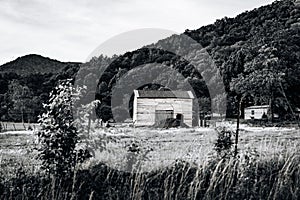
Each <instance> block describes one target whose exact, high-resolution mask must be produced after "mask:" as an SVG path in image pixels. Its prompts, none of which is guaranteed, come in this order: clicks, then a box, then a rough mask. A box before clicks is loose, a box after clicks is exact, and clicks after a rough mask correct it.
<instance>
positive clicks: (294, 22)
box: [81, 0, 300, 119]
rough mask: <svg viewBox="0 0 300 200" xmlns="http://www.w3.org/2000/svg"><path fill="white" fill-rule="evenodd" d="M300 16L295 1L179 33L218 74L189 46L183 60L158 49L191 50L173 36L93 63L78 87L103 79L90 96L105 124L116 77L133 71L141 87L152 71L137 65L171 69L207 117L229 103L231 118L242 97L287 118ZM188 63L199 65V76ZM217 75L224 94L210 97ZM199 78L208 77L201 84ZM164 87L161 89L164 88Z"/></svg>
mask: <svg viewBox="0 0 300 200" xmlns="http://www.w3.org/2000/svg"><path fill="white" fill-rule="evenodd" d="M299 17H300V12H299V5H297V3H295V1H291V0H284V1H276V2H274V3H273V4H271V5H267V6H263V7H260V8H257V9H254V10H252V11H246V12H244V13H242V14H240V15H238V16H237V17H235V18H227V17H225V18H223V19H220V20H217V21H216V22H215V23H214V24H211V25H208V26H204V27H201V28H200V29H197V30H186V31H185V32H184V33H183V34H184V35H186V36H189V37H191V38H192V39H193V40H195V41H196V42H198V43H199V44H200V45H202V47H203V49H204V50H205V51H207V52H208V53H209V56H210V57H211V58H212V61H213V62H214V63H215V64H216V66H217V68H216V69H214V68H210V67H207V65H208V64H207V63H208V62H209V61H208V60H206V59H207V58H206V57H205V53H203V52H202V51H197V49H193V47H192V46H190V52H189V54H188V57H187V58H183V57H180V56H178V55H175V54H174V53H170V52H168V51H164V50H162V49H161V48H160V47H164V48H163V49H176V50H178V51H176V52H175V53H176V54H177V53H179V54H180V51H181V49H182V48H186V46H188V45H190V44H189V43H188V42H184V41H182V40H183V39H182V37H180V36H175V35H174V36H171V37H169V38H166V39H163V40H160V41H159V42H157V43H156V44H152V45H148V46H146V47H145V48H141V49H138V50H136V51H132V52H127V53H125V54H124V55H121V56H115V57H113V58H107V57H103V56H100V57H98V58H93V59H92V60H91V61H90V62H88V63H85V65H83V66H84V67H83V69H81V70H82V71H81V76H82V78H81V79H82V83H83V81H84V78H86V77H88V76H89V78H90V77H91V76H93V75H94V74H97V73H98V74H101V77H100V79H99V81H98V79H97V81H98V82H97V87H96V88H95V87H94V88H93V93H95V97H96V98H97V99H99V100H100V101H101V102H102V104H101V107H100V108H99V109H98V115H99V116H101V117H102V118H103V117H104V116H106V117H107V119H108V118H110V117H112V116H111V110H110V109H111V105H110V104H111V95H112V93H111V92H112V89H113V88H114V87H115V86H116V83H117V82H118V81H119V80H120V78H121V77H122V76H123V75H125V76H126V75H128V74H130V73H131V74H132V73H135V72H136V73H138V74H139V76H134V82H139V81H141V82H142V79H143V78H144V77H145V76H146V75H149V74H151V73H150V72H151V71H152V70H153V67H152V68H149V67H148V68H147V67H143V70H141V68H140V67H139V68H138V66H141V65H145V64H150V63H157V64H163V65H166V67H172V68H173V69H176V70H177V71H178V72H179V73H180V74H182V75H183V77H184V79H185V80H184V81H187V82H188V83H189V84H190V85H191V86H192V87H193V89H194V91H195V95H196V97H197V101H198V104H199V108H200V110H202V111H205V112H208V111H209V108H210V105H211V102H212V101H213V102H220V101H226V99H227V112H226V115H227V117H235V116H236V113H237V103H236V102H238V99H239V98H240V96H245V100H244V101H243V103H242V106H243V107H245V106H249V105H262V104H270V105H272V110H273V111H274V112H280V113H282V115H281V116H283V117H288V116H287V115H288V114H289V113H290V114H291V113H292V111H293V110H294V109H296V108H297V107H300V103H299V102H300V101H299V100H300V99H299V98H300V96H299V95H300V93H299V86H300V73H299V70H300V68H299V59H300V56H299V52H300V49H299V47H300V45H299V44H300V38H299V35H300V34H299V27H300V25H299V23H300V21H299ZM181 36H182V35H181ZM180 45H181V46H180ZM191 60H192V61H195V62H197V63H196V64H197V65H199V66H200V69H201V71H200V72H199V70H196V69H195V67H194V66H193V65H192V64H191V62H190V61H191ZM197 69H199V68H197ZM218 70H219V71H218ZM95 72H97V73H95ZM218 73H220V74H221V76H222V78H223V83H224V86H225V92H224V94H222V93H221V94H217V95H215V96H214V95H212V94H210V93H209V92H211V91H208V90H207V86H208V87H210V88H215V87H218V85H216V82H217V81H216V79H217V75H218ZM201 74H202V75H203V74H204V75H206V77H209V78H208V79H206V80H205V81H204V79H203V78H202V76H201ZM169 76H170V74H169ZM96 77H98V76H97V75H96ZM164 77H166V73H164V72H162V73H161V74H158V75H157V78H156V79H155V80H161V79H163V78H164ZM175 79H176V78H175ZM166 80H168V79H167V78H166ZM95 84H96V83H94V85H95ZM128 84H130V83H129V82H128ZM168 84H169V83H165V84H164V85H163V87H166V88H168ZM154 85H155V84H154ZM238 85H240V86H243V87H238ZM123 86H124V87H127V85H123ZM118 87H120V86H118ZM121 87H122V86H121ZM147 88H148V89H149V85H148V86H147ZM154 88H155V86H154ZM124 89H125V88H124ZM156 89H159V88H156ZM290 117H291V116H290Z"/></svg>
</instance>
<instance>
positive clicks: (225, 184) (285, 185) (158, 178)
mask: <svg viewBox="0 0 300 200" xmlns="http://www.w3.org/2000/svg"><path fill="white" fill-rule="evenodd" d="M0 198H1V199H59V200H61V199H105V200H106V199H133V200H140V199H191V200H192V199H299V198H300V156H299V154H297V153H296V152H295V153H291V154H289V155H285V156H282V157H278V156H274V157H271V158H270V159H265V158H264V159H260V157H259V156H257V154H256V152H246V153H244V154H243V155H240V157H238V158H229V159H219V158H217V157H215V158H211V159H210V160H207V161H206V162H205V163H204V164H203V165H201V166H197V165H193V164H190V163H189V162H184V161H177V162H175V163H174V164H173V165H170V166H169V167H167V168H164V169H160V170H156V171H152V172H143V173H138V172H131V173H130V172H123V171H118V170H116V169H113V168H110V167H108V166H107V165H105V164H103V163H100V164H98V165H95V166H92V167H90V168H88V169H81V170H78V171H77V172H76V173H75V174H74V175H73V176H72V177H71V178H61V179H57V178H55V177H46V176H45V175H43V174H41V173H40V174H35V175H31V176H29V175H26V174H25V173H19V174H18V175H16V177H14V178H12V179H10V180H6V181H4V180H3V179H1V184H0Z"/></svg>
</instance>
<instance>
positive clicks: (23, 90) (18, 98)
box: [0, 55, 80, 122]
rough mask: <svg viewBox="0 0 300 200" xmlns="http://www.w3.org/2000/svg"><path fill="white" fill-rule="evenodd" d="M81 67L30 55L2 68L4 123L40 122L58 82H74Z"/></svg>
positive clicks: (0, 97) (1, 115) (0, 101)
mask: <svg viewBox="0 0 300 200" xmlns="http://www.w3.org/2000/svg"><path fill="white" fill-rule="evenodd" d="M79 65H80V63H63V62H59V61H56V60H52V59H49V58H45V57H42V56H39V55H27V56H23V57H20V58H17V59H16V60H14V61H12V62H9V63H6V64H4V65H2V66H0V120H1V121H17V122H21V121H24V122H28V121H29V122H36V121H37V117H38V115H39V114H40V113H41V112H42V109H43V107H42V104H43V103H45V102H47V100H48V98H49V93H50V92H51V91H52V89H53V88H54V87H55V86H56V85H57V83H58V81H59V80H62V79H66V78H73V77H74V75H75V74H76V72H77V71H78V69H79Z"/></svg>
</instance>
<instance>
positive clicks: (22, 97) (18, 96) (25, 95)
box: [8, 80, 33, 123]
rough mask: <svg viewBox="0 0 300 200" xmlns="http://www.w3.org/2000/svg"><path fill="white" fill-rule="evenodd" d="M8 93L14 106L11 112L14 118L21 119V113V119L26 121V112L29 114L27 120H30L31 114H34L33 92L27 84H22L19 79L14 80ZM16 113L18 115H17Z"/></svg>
mask: <svg viewBox="0 0 300 200" xmlns="http://www.w3.org/2000/svg"><path fill="white" fill-rule="evenodd" d="M8 93H9V95H10V98H11V102H12V108H11V109H10V113H11V114H12V115H14V117H13V118H14V119H16V118H17V119H20V118H19V117H18V116H20V115H19V114H21V121H22V123H24V120H25V113H26V114H27V120H28V121H29V119H30V117H29V115H30V114H32V112H33V110H32V109H31V107H32V105H33V102H32V92H31V91H30V89H29V88H28V87H27V86H23V85H21V84H20V82H19V81H18V80H13V81H11V82H10V84H9V86H8ZM15 114H16V115H15Z"/></svg>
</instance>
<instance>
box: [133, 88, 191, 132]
mask: <svg viewBox="0 0 300 200" xmlns="http://www.w3.org/2000/svg"><path fill="white" fill-rule="evenodd" d="M193 99H194V95H193V93H192V92H191V91H156V90H155V91H154V90H148V91H147V90H134V101H133V122H134V123H135V125H136V126H152V125H153V124H155V123H156V122H160V121H162V120H165V119H167V118H177V119H178V118H180V119H181V120H182V122H183V123H185V124H186V125H187V126H189V127H191V126H192V115H193V114H192V113H193V112H192V109H193Z"/></svg>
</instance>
